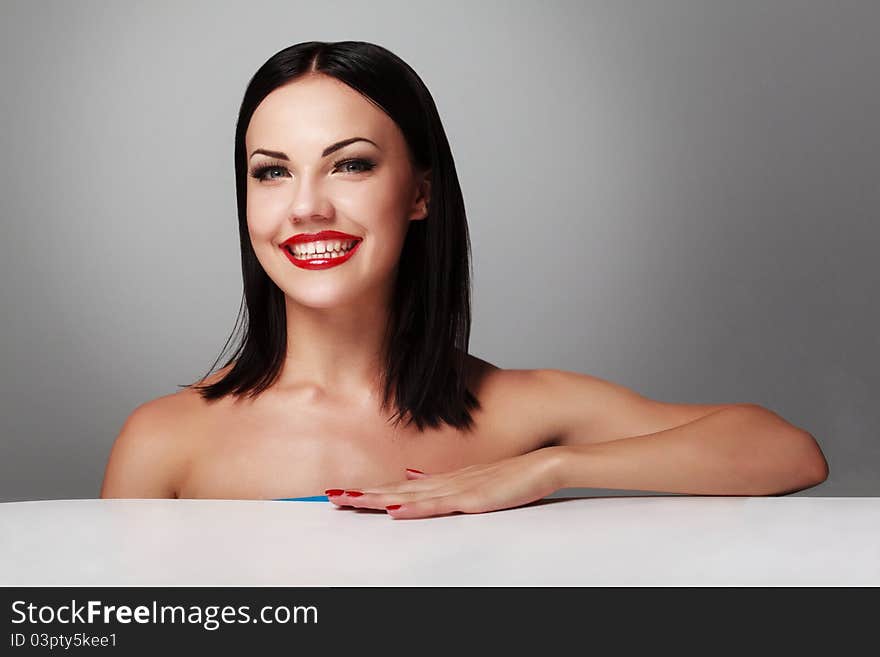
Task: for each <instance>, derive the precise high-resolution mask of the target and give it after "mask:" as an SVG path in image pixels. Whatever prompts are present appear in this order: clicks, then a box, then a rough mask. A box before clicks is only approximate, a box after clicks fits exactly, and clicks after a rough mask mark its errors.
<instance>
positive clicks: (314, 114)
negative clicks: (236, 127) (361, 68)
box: [245, 75, 403, 154]
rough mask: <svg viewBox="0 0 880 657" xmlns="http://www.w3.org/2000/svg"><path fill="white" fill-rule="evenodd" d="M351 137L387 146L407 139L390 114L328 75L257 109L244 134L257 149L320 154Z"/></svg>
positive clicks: (298, 84) (304, 81) (280, 91)
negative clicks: (280, 149)
mask: <svg viewBox="0 0 880 657" xmlns="http://www.w3.org/2000/svg"><path fill="white" fill-rule="evenodd" d="M352 136H360V137H367V138H369V139H372V140H373V141H375V142H377V143H379V144H380V145H383V144H384V143H388V144H389V146H391V145H392V144H391V142H394V141H397V140H398V139H399V140H401V141H402V140H403V135H402V134H400V132H399V129H398V128H397V126H396V125H395V123H394V121H392V120H391V117H389V116H388V115H387V114H385V112H383V111H382V110H381V109H379V108H378V107H377V106H376V105H374V104H373V103H372V102H370V101H369V100H368V99H367V98H366V97H364V96H363V95H361V94H360V93H358V92H357V91H355V90H354V89H352V88H351V87H349V86H348V85H347V84H345V83H343V82H340V81H339V80H336V79H335V78H331V77H328V76H324V75H320V76H311V77H307V78H301V79H299V80H296V81H295V82H291V83H288V84H286V85H284V86H282V87H279V88H277V89H274V90H273V91H272V92H271V93H270V94H269V95H267V96H266V97H265V98H264V99H263V100H262V102H260V104H259V105H258V106H257V109H256V110H255V111H254V114H253V116H252V117H251V121H250V124H249V125H248V129H247V133H246V134H245V146H246V147H247V152H248V153H250V152H251V151H252V150H253V149H255V148H282V147H283V148H282V150H283V149H284V148H289V149H291V150H294V149H295V150H297V151H298V152H301V153H311V154H320V152H321V151H322V150H323V149H324V147H326V146H327V145H328V144H331V143H334V142H336V141H339V140H341V139H347V138H348V137H352Z"/></svg>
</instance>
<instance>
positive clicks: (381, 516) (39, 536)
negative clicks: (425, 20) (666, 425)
mask: <svg viewBox="0 0 880 657" xmlns="http://www.w3.org/2000/svg"><path fill="white" fill-rule="evenodd" d="M0 585H4V586H34V585H37V586H53V585H54V586H79V585H82V586H116V585H144V586H366V585H378V586H458V585H462V586H483V585H493V586H512V585H524V586H540V585H553V586H570V585H578V586H591V585H594V586H753V585H754V586H777V585H783V586H802V585H818V586H878V585H880V498H854V497H848V498H847V497H691V496H656V495H647V496H628V497H592V498H584V497H581V498H570V499H559V498H555V499H545V500H542V501H540V502H537V503H533V504H531V505H527V506H524V507H519V508H515V509H506V510H503V511H496V512H493V513H483V514H455V515H450V516H442V517H435V518H424V519H415V520H394V519H392V518H391V517H390V516H388V515H387V514H385V513H384V512H376V511H362V510H350V509H349V510H344V509H337V508H336V507H335V506H334V505H332V504H330V503H329V502H282V501H250V500H51V501H34V502H8V503H3V504H0Z"/></svg>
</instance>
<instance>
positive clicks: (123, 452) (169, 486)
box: [101, 398, 180, 499]
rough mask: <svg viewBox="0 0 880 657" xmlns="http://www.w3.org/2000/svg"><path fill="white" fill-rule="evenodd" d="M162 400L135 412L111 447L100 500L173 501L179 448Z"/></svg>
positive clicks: (148, 403) (144, 405)
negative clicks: (157, 499)
mask: <svg viewBox="0 0 880 657" xmlns="http://www.w3.org/2000/svg"><path fill="white" fill-rule="evenodd" d="M169 427H170V425H169V422H168V419H167V415H166V413H165V408H164V405H163V399H162V398H160V399H156V400H153V401H150V402H147V403H146V404H142V405H141V406H139V407H138V408H136V409H135V410H134V411H133V412H132V413H131V415H129V417H128V419H126V421H125V423H124V424H123V426H122V429H121V431H120V433H119V436H118V437H117V438H116V441H115V442H114V443H113V448H112V449H111V450H110V457H109V459H108V462H107V467H106V470H105V473H104V483H103V485H102V486H101V497H102V498H128V499H132V498H138V499H143V498H175V497H177V495H176V491H175V481H176V474H177V468H178V467H179V465H178V464H179V463H180V458H179V455H178V454H179V446H178V445H176V444H175V442H174V440H173V434H172V433H171V432H170V431H169Z"/></svg>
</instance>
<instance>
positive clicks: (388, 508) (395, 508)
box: [385, 504, 400, 511]
mask: <svg viewBox="0 0 880 657" xmlns="http://www.w3.org/2000/svg"><path fill="white" fill-rule="evenodd" d="M385 508H386V509H387V510H389V511H397V509H399V508H400V505H399V504H389V505H388V506H386V507H385Z"/></svg>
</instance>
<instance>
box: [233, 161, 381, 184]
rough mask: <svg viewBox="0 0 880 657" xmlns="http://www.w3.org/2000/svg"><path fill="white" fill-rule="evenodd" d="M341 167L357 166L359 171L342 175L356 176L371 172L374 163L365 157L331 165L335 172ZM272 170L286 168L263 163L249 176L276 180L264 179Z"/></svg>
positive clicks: (279, 163) (282, 165) (253, 169)
mask: <svg viewBox="0 0 880 657" xmlns="http://www.w3.org/2000/svg"><path fill="white" fill-rule="evenodd" d="M343 165H357V166H358V167H360V168H361V169H360V170H355V171H350V170H349V171H344V172H343V173H354V174H358V173H367V172H368V171H372V170H373V169H374V168H375V166H376V163H375V162H374V161H373V160H371V159H369V158H365V157H346V158H342V159H341V160H337V161H336V162H334V163H333V170H334V171H335V170H336V169H338V168H339V167H340V166H343ZM273 169H284V170H285V171H286V170H287V166H286V165H285V164H284V163H283V162H281V161H269V162H264V163H262V164H259V165H257V166H255V167H253V168H252V169H251V170H250V174H249V175H250V176H251V177H252V178H256V179H257V180H260V181H264V180H277V177H276V178H268V177H266V174H267V173H268V172H269V171H271V170H273Z"/></svg>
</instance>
